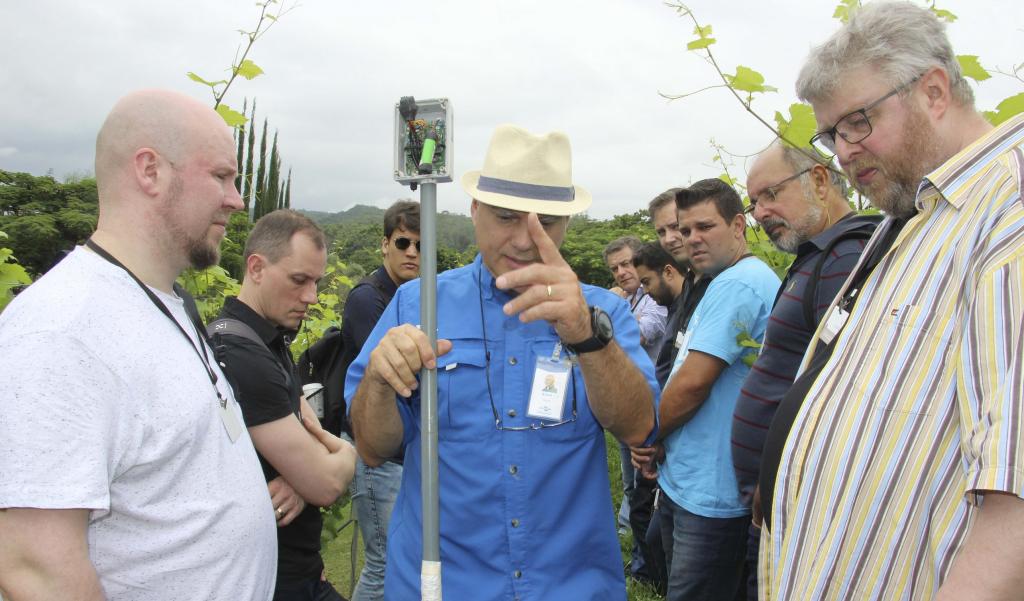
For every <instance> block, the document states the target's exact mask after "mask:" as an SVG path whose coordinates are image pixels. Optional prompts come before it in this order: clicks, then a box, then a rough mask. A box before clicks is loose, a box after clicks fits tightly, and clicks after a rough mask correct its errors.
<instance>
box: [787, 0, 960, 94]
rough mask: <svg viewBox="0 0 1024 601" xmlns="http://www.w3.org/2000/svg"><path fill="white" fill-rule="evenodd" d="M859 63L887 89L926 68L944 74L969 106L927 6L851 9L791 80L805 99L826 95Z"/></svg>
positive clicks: (940, 27) (883, 4)
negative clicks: (874, 70)
mask: <svg viewBox="0 0 1024 601" xmlns="http://www.w3.org/2000/svg"><path fill="white" fill-rule="evenodd" d="M865 65H871V66H874V67H876V68H877V69H879V70H880V71H881V73H882V75H883V76H884V77H885V78H886V79H887V80H888V82H889V84H890V85H892V86H893V87H900V86H906V85H909V84H910V83H911V82H912V81H914V80H915V79H916V78H918V77H920V76H921V75H922V74H924V72H925V71H927V70H929V69H931V68H932V67H940V68H942V69H943V70H945V71H946V73H947V74H948V75H949V83H950V88H951V93H952V95H953V98H955V99H956V101H957V102H959V103H960V104H961V105H962V106H965V107H972V106H974V92H973V91H972V90H971V87H970V85H968V83H967V80H966V79H964V76H963V74H962V73H961V70H960V63H958V62H957V60H956V55H954V54H953V47H952V46H951V45H950V43H949V38H947V37H946V26H945V24H944V23H942V21H940V20H939V19H938V17H936V16H935V15H934V14H933V13H932V11H931V10H929V9H927V8H923V7H921V6H917V5H915V4H912V3H910V2H892V1H887V0H886V1H881V0H878V1H875V2H871V3H870V4H866V5H864V6H863V7H861V8H859V9H856V10H855V11H853V12H852V13H851V16H850V21H849V23H847V24H846V25H844V26H843V27H842V28H840V29H839V31H837V32H835V33H834V34H832V37H830V38H829V39H828V40H827V41H825V43H823V44H821V45H820V46H816V47H815V48H813V49H812V50H811V53H810V55H809V56H808V57H807V62H806V63H804V66H803V68H802V69H801V70H800V76H799V77H798V78H797V80H796V94H797V96H799V97H800V99H801V100H803V101H805V102H812V103H813V102H815V101H820V100H827V99H829V98H830V97H831V96H832V94H833V93H834V92H835V90H836V88H837V87H838V86H839V82H840V80H841V78H842V75H843V73H846V72H848V71H850V70H851V69H856V68H858V67H862V66H865Z"/></svg>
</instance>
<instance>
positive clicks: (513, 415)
mask: <svg viewBox="0 0 1024 601" xmlns="http://www.w3.org/2000/svg"><path fill="white" fill-rule="evenodd" d="M508 416H509V417H515V416H516V410H515V409H509V410H508Z"/></svg>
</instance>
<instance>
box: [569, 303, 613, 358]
mask: <svg viewBox="0 0 1024 601" xmlns="http://www.w3.org/2000/svg"><path fill="white" fill-rule="evenodd" d="M590 329H591V330H592V331H593V335H592V336H591V337H590V338H587V339H586V340H582V341H580V342H577V343H574V344H569V343H568V342H566V343H565V348H566V349H567V350H569V351H571V352H573V353H576V354H577V355H580V354H583V353H591V352H593V351H599V350H601V349H603V348H604V347H606V346H608V343H609V342H611V341H612V338H613V337H614V336H615V329H614V328H613V327H612V319H611V317H608V314H607V313H605V312H604V311H602V310H601V307H595V306H593V305H591V306H590Z"/></svg>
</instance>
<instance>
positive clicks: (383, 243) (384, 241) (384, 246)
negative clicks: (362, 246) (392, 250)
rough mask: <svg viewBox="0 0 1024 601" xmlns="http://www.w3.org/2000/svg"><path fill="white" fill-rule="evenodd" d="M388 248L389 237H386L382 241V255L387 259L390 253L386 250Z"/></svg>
mask: <svg viewBox="0 0 1024 601" xmlns="http://www.w3.org/2000/svg"><path fill="white" fill-rule="evenodd" d="M387 247H388V237H387V236H384V237H383V238H381V239H380V254H381V255H383V256H385V257H386V256H388V253H387V251H386V250H385V249H386V248H387Z"/></svg>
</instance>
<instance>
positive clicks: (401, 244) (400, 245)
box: [392, 237, 420, 252]
mask: <svg viewBox="0 0 1024 601" xmlns="http://www.w3.org/2000/svg"><path fill="white" fill-rule="evenodd" d="M412 243H413V241H412V239H411V238H402V237H398V238H395V239H394V240H392V244H394V245H395V248H397V249H398V250H405V249H407V248H409V245H410V244H412ZM416 252H420V241H419V240H416Z"/></svg>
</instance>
